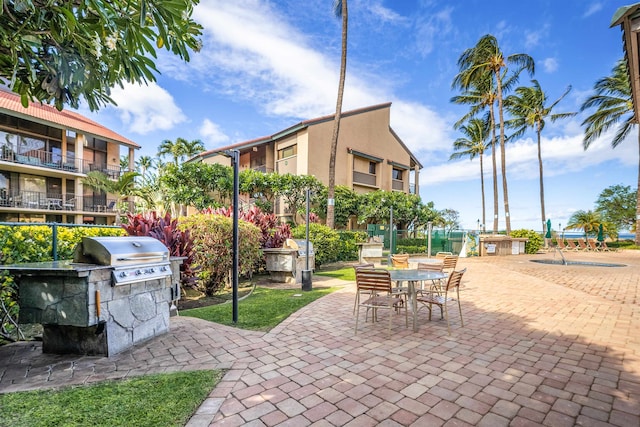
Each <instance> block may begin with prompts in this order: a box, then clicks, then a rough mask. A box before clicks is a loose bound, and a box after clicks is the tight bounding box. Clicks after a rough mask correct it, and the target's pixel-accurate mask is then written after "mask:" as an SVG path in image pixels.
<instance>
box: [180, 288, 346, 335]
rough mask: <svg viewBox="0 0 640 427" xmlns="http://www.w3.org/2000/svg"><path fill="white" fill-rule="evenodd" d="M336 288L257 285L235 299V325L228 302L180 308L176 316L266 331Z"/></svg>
mask: <svg viewBox="0 0 640 427" xmlns="http://www.w3.org/2000/svg"><path fill="white" fill-rule="evenodd" d="M337 289H338V288H314V289H313V290H311V291H306V292H302V291H301V290H298V289H271V288H261V287H257V288H256V289H255V291H253V293H252V294H251V295H250V296H248V297H247V298H246V299H243V300H242V301H240V302H238V323H237V324H236V325H234V324H233V322H232V321H231V318H232V305H231V304H216V305H210V306H207V307H200V308H194V309H190V310H180V315H181V316H190V317H197V318H199V319H204V320H208V321H210V322H216V323H221V324H223V325H229V326H236V327H238V328H242V329H251V330H254V331H268V330H269V329H271V328H273V327H274V326H276V325H277V324H278V323H280V322H282V321H283V320H284V319H286V318H287V317H289V316H290V315H291V314H292V313H294V312H296V311H297V310H299V309H300V308H302V307H304V306H305V305H307V304H309V303H310V302H312V301H315V300H317V299H318V298H320V297H322V296H325V295H327V294H329V293H331V292H333V291H335V290H337Z"/></svg>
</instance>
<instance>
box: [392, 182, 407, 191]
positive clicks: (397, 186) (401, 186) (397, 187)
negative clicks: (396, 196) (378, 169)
mask: <svg viewBox="0 0 640 427" xmlns="http://www.w3.org/2000/svg"><path fill="white" fill-rule="evenodd" d="M391 189H393V190H398V191H404V181H399V180H397V179H392V180H391Z"/></svg>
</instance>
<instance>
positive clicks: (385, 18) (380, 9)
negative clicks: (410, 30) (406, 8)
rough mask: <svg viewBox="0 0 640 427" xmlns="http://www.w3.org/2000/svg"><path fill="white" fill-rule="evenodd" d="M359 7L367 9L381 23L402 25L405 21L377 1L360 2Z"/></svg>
mask: <svg viewBox="0 0 640 427" xmlns="http://www.w3.org/2000/svg"><path fill="white" fill-rule="evenodd" d="M359 6H361V7H363V8H367V9H368V10H369V12H371V14H372V15H374V16H375V17H377V18H378V19H379V20H380V21H382V22H383V23H384V22H390V23H402V22H404V21H405V20H406V19H405V18H404V17H403V16H401V15H399V14H397V13H396V12H394V11H393V10H391V9H389V8H386V7H384V6H383V5H382V4H381V3H380V2H379V1H373V2H372V1H367V2H361V3H360V4H359Z"/></svg>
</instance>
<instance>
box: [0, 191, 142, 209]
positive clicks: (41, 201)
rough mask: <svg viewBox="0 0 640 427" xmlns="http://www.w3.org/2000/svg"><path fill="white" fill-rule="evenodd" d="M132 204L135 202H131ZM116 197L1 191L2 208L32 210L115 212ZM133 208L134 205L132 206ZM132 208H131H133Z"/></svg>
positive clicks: (0, 203)
mask: <svg viewBox="0 0 640 427" xmlns="http://www.w3.org/2000/svg"><path fill="white" fill-rule="evenodd" d="M130 204H133V203H132V202H130ZM115 206H116V201H115V199H108V198H105V197H97V196H96V197H83V196H75V195H73V194H64V195H63V194H55V193H41V192H37V191H20V192H12V191H6V190H2V191H0V209H2V208H16V209H20V210H23V211H31V212H35V211H38V212H43V211H46V212H50V211H57V213H59V214H62V213H68V214H74V213H87V212H89V213H107V214H115V212H116V209H115ZM130 208H131V209H132V206H130ZM131 209H130V210H131Z"/></svg>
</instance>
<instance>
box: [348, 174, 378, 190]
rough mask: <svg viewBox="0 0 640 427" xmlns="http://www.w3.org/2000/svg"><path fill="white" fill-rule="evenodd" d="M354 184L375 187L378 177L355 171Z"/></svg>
mask: <svg viewBox="0 0 640 427" xmlns="http://www.w3.org/2000/svg"><path fill="white" fill-rule="evenodd" d="M353 183H354V184H360V185H368V186H371V187H375V186H376V176H375V175H373V174H370V173H364V172H358V171H353Z"/></svg>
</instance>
